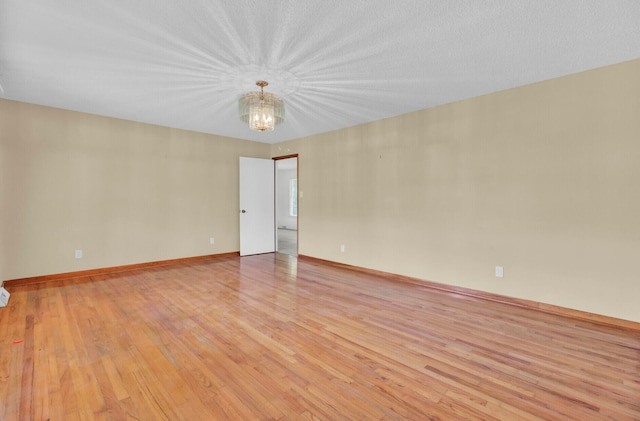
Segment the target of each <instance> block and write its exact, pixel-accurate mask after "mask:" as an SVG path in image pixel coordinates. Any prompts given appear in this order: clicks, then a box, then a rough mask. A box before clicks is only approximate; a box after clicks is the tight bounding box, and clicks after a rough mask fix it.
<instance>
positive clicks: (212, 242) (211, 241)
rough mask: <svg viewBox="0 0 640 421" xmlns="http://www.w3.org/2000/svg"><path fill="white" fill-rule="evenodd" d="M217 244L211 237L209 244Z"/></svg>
mask: <svg viewBox="0 0 640 421" xmlns="http://www.w3.org/2000/svg"><path fill="white" fill-rule="evenodd" d="M215 243H216V239H215V238H213V237H209V244H212V245H213V244H215Z"/></svg>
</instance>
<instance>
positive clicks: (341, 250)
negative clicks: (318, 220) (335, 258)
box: [340, 244, 344, 253]
mask: <svg viewBox="0 0 640 421" xmlns="http://www.w3.org/2000/svg"><path fill="white" fill-rule="evenodd" d="M340 253H344V244H340Z"/></svg>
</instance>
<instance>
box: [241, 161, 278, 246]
mask: <svg viewBox="0 0 640 421" xmlns="http://www.w3.org/2000/svg"><path fill="white" fill-rule="evenodd" d="M274 204H275V194H274V164H273V160H271V159H260V158H245V157H240V256H247V255H251V254H260V253H272V252H274V251H275V249H276V248H275V247H276V246H275V236H276V233H275V209H274Z"/></svg>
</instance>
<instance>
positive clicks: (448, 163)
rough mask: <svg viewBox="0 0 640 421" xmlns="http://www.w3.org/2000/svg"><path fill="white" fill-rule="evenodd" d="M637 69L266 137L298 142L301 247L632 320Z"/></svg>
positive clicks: (639, 268)
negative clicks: (498, 270)
mask: <svg viewBox="0 0 640 421" xmlns="http://www.w3.org/2000/svg"><path fill="white" fill-rule="evenodd" d="M638 75H640V60H635V61H631V62H627V63H622V64H618V65H614V66H609V67H605V68H601V69H596V70H592V71H588V72H585V73H580V74H575V75H570V76H567V77H563V78H558V79H554V80H549V81H545V82H542V83H537V84H533V85H529V86H525V87H521V88H516V89H511V90H508V91H504V92H499V93H495V94H490V95H486V96H482V97H478V98H473V99H470V100H465V101H460V102H456V103H453V104H449V105H444V106H440V107H436V108H432V109H428V110H423V111H418V112H415V113H411V114H407V115H403V116H399V117H396V118H390V119H386V120H382V121H377V122H374V123H370V124H366V125H362V126H357V127H352V128H348V129H344V130H339V131H335V132H331V133H325V134H321V135H317V136H312V137H309V138H304V139H299V140H296V141H291V142H285V143H281V144H278V145H274V146H272V155H273V156H278V155H286V154H290V153H299V154H300V157H299V177H300V179H299V189H300V194H301V195H303V197H301V198H300V203H299V209H300V213H299V241H300V243H299V252H300V254H303V255H308V256H314V257H318V258H322V259H328V260H332V261H337V262H344V263H347V264H351V265H357V266H363V267H367V268H373V269H378V270H383V271H388V272H394V273H399V274H404V275H409V276H414V277H418V278H422V279H427V280H431V281H435V282H441V283H445V284H451V285H458V286H464V287H467V288H473V289H477V290H482V291H489V292H494V293H498V294H503V295H507V296H511V297H518V298H525V299H529V300H534V301H539V302H544V303H548V304H555V305H560V306H564V307H568V308H573V309H578V310H583V311H588V312H594V313H598V314H603V315H609V316H613V317H619V318H623V319H627V320H634V321H640V304H639V303H640V77H639V76H638ZM340 244H344V245H345V246H346V249H345V252H344V253H341V252H340V248H339V247H340ZM497 265H501V266H503V267H504V273H505V276H504V278H502V279H500V278H496V277H495V275H494V269H495V266H497Z"/></svg>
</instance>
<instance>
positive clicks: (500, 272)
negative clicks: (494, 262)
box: [496, 266, 504, 278]
mask: <svg viewBox="0 0 640 421" xmlns="http://www.w3.org/2000/svg"><path fill="white" fill-rule="evenodd" d="M503 277H504V268H503V267H502V266H496V278H503Z"/></svg>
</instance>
